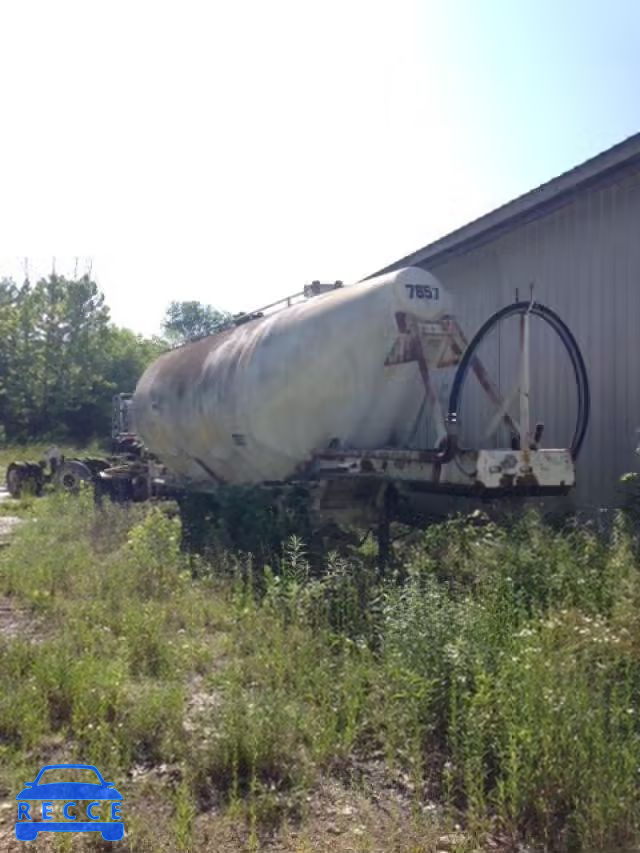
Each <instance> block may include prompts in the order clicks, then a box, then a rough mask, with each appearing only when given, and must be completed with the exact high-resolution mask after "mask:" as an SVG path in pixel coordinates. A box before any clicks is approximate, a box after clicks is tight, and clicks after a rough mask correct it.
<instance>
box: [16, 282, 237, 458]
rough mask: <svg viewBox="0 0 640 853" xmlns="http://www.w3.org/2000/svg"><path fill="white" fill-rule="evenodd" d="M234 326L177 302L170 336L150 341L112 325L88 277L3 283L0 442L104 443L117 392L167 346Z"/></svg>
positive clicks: (206, 309) (217, 314) (203, 308)
mask: <svg viewBox="0 0 640 853" xmlns="http://www.w3.org/2000/svg"><path fill="white" fill-rule="evenodd" d="M229 322H231V317H230V315H229V314H226V313H224V312H221V311H217V310H216V309H214V308H213V307H212V306H210V305H202V304H201V303H199V302H172V303H171V304H170V305H169V308H168V309H167V314H166V317H165V320H164V324H163V332H164V335H165V337H164V338H160V337H153V338H145V337H143V336H141V335H137V334H135V333H134V332H132V331H130V330H129V329H123V328H119V327H117V326H115V325H114V324H113V323H111V322H110V319H109V309H108V308H107V306H106V304H105V302H104V297H103V295H102V293H101V292H100V291H99V290H98V287H97V285H96V283H95V282H94V281H92V280H91V279H90V278H89V277H88V276H83V277H82V278H80V279H76V280H70V279H66V278H64V277H63V276H59V275H55V274H52V275H50V276H49V277H48V278H44V279H41V280H40V281H38V282H37V283H35V284H31V283H30V282H29V281H25V282H24V284H22V285H18V284H16V283H15V282H14V281H12V280H10V279H2V280H0V443H3V442H5V441H27V440H28V441H32V440H44V441H46V440H49V442H50V440H51V439H55V440H65V439H68V440H70V441H72V442H75V443H78V442H81V443H82V442H87V441H90V440H91V439H94V438H99V439H102V440H104V439H105V437H106V436H107V435H108V433H109V426H110V419H111V398H112V396H113V394H116V393H119V392H131V391H133V390H134V388H135V386H136V383H137V381H138V379H139V378H140V375H141V374H142V372H143V371H144V369H145V368H146V367H147V365H148V364H150V362H151V361H153V360H154V359H155V358H156V357H157V356H158V355H159V354H160V353H162V352H164V351H165V350H167V349H168V348H169V347H170V346H172V345H175V344H176V343H184V342H185V341H187V340H189V339H191V338H194V337H201V336H202V335H206V334H213V333H214V332H216V331H219V330H220V329H222V328H224V326H225V325H226V324H228V323H229Z"/></svg>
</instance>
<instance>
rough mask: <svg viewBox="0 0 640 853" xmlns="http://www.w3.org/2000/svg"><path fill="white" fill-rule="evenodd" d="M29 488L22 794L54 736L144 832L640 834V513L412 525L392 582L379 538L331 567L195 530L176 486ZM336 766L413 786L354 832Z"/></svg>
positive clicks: (8, 725) (347, 845) (8, 577)
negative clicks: (207, 551)
mask: <svg viewBox="0 0 640 853" xmlns="http://www.w3.org/2000/svg"><path fill="white" fill-rule="evenodd" d="M25 513H26V514H25V520H24V522H23V524H22V525H21V527H20V528H19V530H18V531H17V533H16V534H15V538H14V541H13V543H12V545H11V546H10V547H9V548H5V549H4V551H3V552H2V554H1V555H0V593H1V594H2V595H4V597H5V599H4V600H5V601H6V602H8V606H10V607H11V608H12V613H13V619H14V622H13V626H12V630H11V631H7V632H4V633H2V634H0V681H1V682H2V685H3V691H2V695H1V696H0V786H1V787H2V789H3V790H4V792H5V793H6V795H7V796H11V795H13V794H12V792H13V791H15V789H16V788H17V786H19V785H20V784H21V783H22V782H24V781H26V780H29V779H30V778H32V776H33V772H34V770H35V769H37V768H38V767H39V766H40V765H41V764H42V763H44V762H45V761H51V760H56V759H58V760H66V761H68V760H71V759H73V758H75V759H77V760H80V761H93V762H95V763H96V764H97V765H98V766H99V767H100V768H101V770H102V771H103V773H104V775H105V776H109V777H111V778H110V781H113V782H115V783H116V784H117V786H118V788H120V789H121V790H122V791H123V793H124V795H125V809H124V815H125V823H126V826H127V832H128V835H127V839H126V842H122V845H123V847H122V849H130V850H136V851H137V850H145V849H153V850H167V851H169V850H176V849H178V850H216V851H217V850H238V849H253V850H257V849H269V845H270V844H271V842H272V841H273V843H274V844H275V843H276V842H275V840H274V839H277V841H278V843H279V844H281V845H282V846H280V847H279V848H278V849H290V850H301V851H302V850H324V849H330V848H331V849H336V850H344V851H346V850H357V851H367V850H375V849H380V850H398V851H401V850H404V851H415V853H417V851H428V850H435V849H436V848H437V838H438V835H442V834H443V833H445V832H446V831H447V830H448V831H449V833H451V831H452V830H453V828H454V827H455V826H456V825H459V826H461V827H462V831H461V833H457V834H456V839H455V843H456V844H457V846H458V848H459V849H466V850H471V849H477V848H482V847H484V846H485V845H486V844H487V843H488V839H491V841H492V843H495V844H497V845H498V846H500V847H503V848H505V849H507V848H509V847H513V846H514V845H515V844H516V843H517V842H518V841H522V840H524V841H528V842H530V843H537V844H539V845H546V846H547V847H549V848H552V849H558V850H565V849H567V850H577V849H603V850H604V849H607V848H608V849H618V848H619V847H621V846H623V845H629V846H630V845H632V844H633V843H637V842H638V840H639V838H640V829H639V825H638V824H639V820H640V805H639V804H638V779H639V775H640V721H639V719H638V696H639V692H640V655H639V651H640V645H639V637H640V633H639V627H640V626H639V618H640V617H639V616H638V614H639V613H640V607H639V605H640V575H639V573H638V566H637V560H636V556H635V552H634V543H633V540H632V538H631V536H630V535H629V533H628V532H627V531H626V530H625V528H624V524H623V522H622V521H620V522H619V523H618V524H617V526H616V527H615V529H614V531H613V533H612V536H611V539H610V541H608V542H605V541H603V539H602V538H599V537H598V536H596V535H595V533H593V532H591V531H589V530H588V529H584V528H583V529H580V528H577V527H575V528H565V529H563V530H555V531H554V530H552V529H550V528H549V527H548V526H545V525H543V523H542V522H541V521H540V520H539V519H538V518H537V517H535V516H530V517H527V518H525V519H522V520H520V521H518V522H517V523H513V524H511V525H509V526H508V527H507V526H505V527H498V526H495V525H493V524H486V525H484V526H482V527H473V526H470V525H468V524H466V523H465V522H464V521H462V520H454V521H451V522H449V523H446V524H442V525H437V526H433V527H432V528H430V529H429V530H428V531H425V532H419V533H415V534H412V536H410V537H408V538H406V539H405V540H403V542H404V544H403V545H402V546H398V547H397V549H396V554H395V557H396V566H397V574H396V575H395V576H393V577H390V578H387V579H386V580H385V581H381V580H380V579H379V578H378V576H377V574H376V572H375V568H374V565H375V560H374V557H375V554H374V553H373V548H372V546H371V545H369V544H367V545H365V546H362V547H361V548H359V549H354V550H352V552H350V553H348V554H347V555H342V556H339V555H337V554H330V555H328V557H327V565H326V570H325V571H324V572H322V573H320V574H318V573H314V572H312V571H311V569H310V567H309V565H308V563H307V561H306V559H305V554H304V546H303V544H302V543H301V542H300V541H297V540H296V539H295V538H293V539H290V540H289V542H288V544H287V546H286V547H285V549H284V553H283V556H282V559H281V560H280V561H279V563H278V565H274V566H272V567H271V568H268V569H266V570H265V571H261V572H260V573H258V572H257V570H254V569H253V567H252V561H251V559H250V557H248V556H243V555H241V554H240V553H238V552H232V551H231V552H230V551H226V552H224V551H220V552H219V553H218V555H217V556H216V558H215V559H216V563H215V565H210V564H209V563H207V562H206V561H205V560H203V559H202V558H193V557H190V558H188V557H186V556H185V555H184V554H182V553H181V552H180V549H179V541H180V530H179V520H178V519H177V518H176V517H174V516H172V514H171V508H170V507H169V506H167V507H164V508H159V507H154V508H149V507H141V506H136V507H129V508H127V509H125V508H119V507H114V506H108V507H106V508H105V509H104V510H103V511H101V512H98V513H96V512H94V508H93V505H92V502H91V496H90V495H87V494H84V495H80V496H79V497H78V498H77V499H74V498H68V497H66V496H64V495H54V496H51V497H49V498H46V499H44V500H41V501H38V502H35V504H34V506H33V508H32V509H30V510H26V511H25ZM36 515H37V518H36ZM327 780H329V781H331V780H333V781H334V782H335V783H336V784H338V783H339V785H340V786H341V791H343V792H346V793H344V796H351V795H352V796H353V797H355V798H359V799H356V800H354V801H351V800H349V801H347V802H356V803H357V804H358V805H357V808H355V807H354V808H355V811H356V812H357V813H358V815H359V814H360V812H359V811H358V810H359V809H360V804H361V802H362V798H363V796H364V794H363V792H369V794H370V795H371V796H370V797H369V800H370V801H372V798H373V800H376V798H377V800H376V801H377V802H380V803H381V806H383V807H384V806H385V802H386V801H387V800H389V799H390V798H391V796H392V794H391V793H390V792H391V791H394V792H395V794H394V796H397V797H400V799H401V800H402V804H404V805H403V807H404V806H406V811H404V812H402V813H401V814H400V817H399V818H398V820H397V821H396V825H395V826H392V825H391V823H392V822H390V821H391V819H390V818H386V817H385V818H384V820H383V817H384V815H383V811H382V809H380V810H379V811H377V812H376V813H375V817H374V818H373V820H371V821H369V822H367V820H366V819H365V818H359V817H358V819H356V816H353V817H350V818H349V821H348V823H349V826H348V827H347V828H343V829H341V828H339V829H340V833H344V835H345V837H347V836H348V837H347V838H346V840H343V838H342V835H341V834H335V835H334V834H332V833H333V832H334V831H335V830H336V828H335V827H334V826H329V828H328V829H327V824H326V822H325V823H324V824H323V823H318V818H317V809H316V804H317V799H318V798H319V797H321V793H320V792H321V791H322V790H324V787H323V786H326V785H327V784H328V781H327ZM349 792H352V794H350V793H349ZM371 792H373V793H371ZM369 794H367V796H369ZM433 803H437V804H438V805H437V808H433V806H432V804H433ZM152 805H153V807H152ZM341 808H343V811H344V814H351V812H352V811H354V808H352V806H351V805H347V806H344V807H341ZM349 810H351V811H349ZM432 814H436V815H437V817H435V818H433V817H429V815H432ZM334 822H335V821H334ZM309 827H311V829H309ZM292 828H293V829H292ZM305 828H306V829H305ZM321 832H325V835H326V836H327V837H325V838H324V841H323V839H322V838H321V837H320V833H321ZM394 833H395V834H394ZM78 843H80V842H78ZM82 843H83V844H85V845H86V846H87V848H88V847H89V845H90V844H91V843H96V842H92V841H91V840H90V839H89V840H87V841H84V840H83V841H82ZM323 844H324V845H325V846H323ZM449 846H451V844H449ZM74 849H75V848H74ZM78 849H80V848H78ZM82 849H86V848H82Z"/></svg>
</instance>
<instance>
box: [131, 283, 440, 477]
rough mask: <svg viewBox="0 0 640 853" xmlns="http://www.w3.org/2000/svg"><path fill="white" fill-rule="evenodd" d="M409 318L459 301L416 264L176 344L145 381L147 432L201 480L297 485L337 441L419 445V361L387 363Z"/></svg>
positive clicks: (140, 400) (156, 446)
mask: <svg viewBox="0 0 640 853" xmlns="http://www.w3.org/2000/svg"><path fill="white" fill-rule="evenodd" d="M399 313H400V314H403V313H404V314H407V315H412V316H413V317H415V318H416V319H418V320H421V321H424V320H435V319H438V318H440V317H441V316H443V315H444V314H450V313H452V305H451V301H450V298H449V296H448V294H447V293H446V292H445V291H444V289H443V287H442V286H441V285H440V283H439V282H438V281H437V280H436V279H435V278H434V277H433V276H432V275H431V274H430V273H428V272H426V271H425V270H421V269H419V268H416V267H408V268H406V269H403V270H399V271H397V272H394V273H390V274H388V275H386V276H381V277H379V278H376V279H372V280H370V281H368V282H363V283H358V284H353V285H349V286H346V287H343V288H341V289H338V290H334V291H331V292H329V293H325V294H323V295H321V296H316V297H313V298H311V299H309V300H308V301H305V302H302V303H298V304H295V305H292V306H291V307H289V308H285V309H283V310H282V311H279V312H277V313H274V314H272V315H269V316H265V317H262V318H259V319H256V320H253V321H251V322H248V323H246V324H243V325H240V326H237V327H235V328H233V329H230V330H228V331H226V332H222V333H220V334H218V335H214V336H212V337H208V338H204V339H202V340H199V341H195V342H193V343H190V344H186V345H185V346H183V347H179V348H178V349H175V350H172V351H171V352H168V353H166V354H165V355H163V356H161V357H160V358H159V359H157V360H156V361H155V362H154V363H153V364H152V365H151V366H150V367H149V368H148V369H147V370H146V372H145V373H144V374H143V376H142V378H141V379H140V382H139V383H138V386H137V388H136V392H135V395H134V398H133V416H134V421H135V425H136V430H137V432H138V433H139V435H140V436H141V438H142V440H143V441H144V443H145V444H146V446H147V447H148V448H149V449H150V450H151V451H152V452H153V453H155V454H156V455H157V456H158V457H159V458H160V459H161V460H162V462H164V464H165V465H166V466H167V467H168V468H169V470H170V471H171V472H173V473H174V474H176V475H178V476H180V477H185V478H188V479H189V480H190V481H191V482H193V483H198V482H202V483H204V482H207V481H208V482H211V480H212V479H215V480H216V481H218V482H224V483H236V484H239V483H260V482H264V481H277V480H286V479H288V478H290V477H292V476H294V475H295V474H296V472H297V471H301V470H302V469H303V467H304V465H305V464H306V463H307V462H308V461H309V460H310V459H311V458H312V456H313V454H314V452H318V451H321V450H324V449H326V448H327V447H329V446H333V447H336V446H338V447H341V448H357V449H372V448H383V447H396V448H401V447H406V446H409V442H410V440H411V434H412V431H415V423H416V419H417V418H418V417H419V415H420V412H421V410H423V407H424V403H425V391H424V385H423V382H422V378H421V375H420V370H419V366H418V364H417V362H415V361H413V362H408V363H403V364H392V365H385V360H386V359H387V357H388V355H389V353H390V351H391V350H392V348H393V346H394V343H395V342H396V341H397V339H398V334H399V325H398V317H397V315H398V314H399Z"/></svg>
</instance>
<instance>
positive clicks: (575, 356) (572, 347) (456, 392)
mask: <svg viewBox="0 0 640 853" xmlns="http://www.w3.org/2000/svg"><path fill="white" fill-rule="evenodd" d="M527 311H529V312H530V313H531V314H533V315H534V316H535V317H539V318H540V319H541V320H544V321H545V322H546V323H547V324H548V325H549V326H551V328H552V329H553V330H554V332H555V333H556V334H557V335H558V337H559V338H560V340H561V341H562V343H563V345H564V348H565V350H566V351H567V354H568V356H569V360H570V361H571V366H572V367H573V372H574V375H575V380H576V388H577V392H578V412H577V416H576V426H575V430H574V433H573V438H572V440H571V445H570V450H571V456H572V458H573V459H576V458H577V456H578V453H579V452H580V448H581V447H582V443H583V442H584V437H585V434H586V432H587V426H588V424H589V409H590V405H591V403H590V394H589V379H588V376H587V368H586V367H585V363H584V359H583V358H582V353H581V352H580V347H579V346H578V344H577V342H576V339H575V338H574V336H573V335H572V333H571V331H570V329H569V327H568V326H567V325H566V323H564V321H563V320H561V319H560V317H559V316H558V315H557V314H556V313H555V311H552V310H551V309H550V308H547V307H546V305H540V303H538V302H533V303H529V302H514V304H513V305H507V307H506V308H502V309H501V310H500V311H497V312H496V313H495V314H494V315H493V316H492V317H489V319H488V320H487V322H486V323H484V325H483V326H481V327H480V329H479V331H478V332H477V333H476V334H475V335H474V337H473V339H472V341H471V343H470V344H469V346H468V347H467V348H466V350H465V352H464V355H463V356H462V359H461V361H460V364H459V365H458V369H457V371H456V375H455V377H454V380H453V385H452V386H451V394H450V395H449V419H450V420H454V421H455V420H457V416H458V412H459V410H460V399H461V397H462V389H463V386H464V382H465V379H466V376H467V373H468V372H469V367H470V366H471V364H472V363H473V359H474V358H475V355H476V350H477V349H478V347H479V345H480V343H481V342H482V340H483V339H484V337H485V336H486V335H487V334H488V333H489V332H490V331H491V330H492V329H493V327H494V326H496V325H497V324H498V323H499V322H500V321H501V320H505V319H506V318H507V317H512V316H514V315H515V314H525V313H526V312H527Z"/></svg>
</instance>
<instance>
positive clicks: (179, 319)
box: [162, 301, 233, 344]
mask: <svg viewBox="0 0 640 853" xmlns="http://www.w3.org/2000/svg"><path fill="white" fill-rule="evenodd" d="M232 323H233V318H232V316H231V314H229V313H227V312H226V311H219V310H218V309H217V308H214V307H213V306H212V305H205V304H204V303H202V302H196V301H192V302H171V304H170V305H169V307H168V308H167V312H166V314H165V318H164V321H163V324H162V329H163V331H164V334H165V335H166V336H167V339H168V340H169V341H170V342H171V343H172V344H183V343H186V342H187V341H194V340H197V339H198V338H204V337H206V336H207V335H215V334H216V333H217V332H221V331H223V330H224V329H227V328H229V326H231V325H232Z"/></svg>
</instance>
